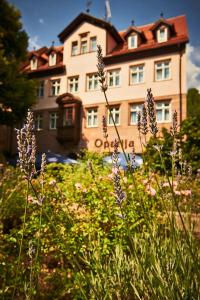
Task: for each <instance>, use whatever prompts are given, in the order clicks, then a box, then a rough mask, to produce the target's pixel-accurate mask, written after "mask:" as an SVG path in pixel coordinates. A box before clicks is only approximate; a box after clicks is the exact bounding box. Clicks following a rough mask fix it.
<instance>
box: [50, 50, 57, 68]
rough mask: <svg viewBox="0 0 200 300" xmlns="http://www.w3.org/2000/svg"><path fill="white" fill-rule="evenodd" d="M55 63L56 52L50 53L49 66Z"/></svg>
mask: <svg viewBox="0 0 200 300" xmlns="http://www.w3.org/2000/svg"><path fill="white" fill-rule="evenodd" d="M55 64H56V53H51V54H50V56H49V66H54V65H55Z"/></svg>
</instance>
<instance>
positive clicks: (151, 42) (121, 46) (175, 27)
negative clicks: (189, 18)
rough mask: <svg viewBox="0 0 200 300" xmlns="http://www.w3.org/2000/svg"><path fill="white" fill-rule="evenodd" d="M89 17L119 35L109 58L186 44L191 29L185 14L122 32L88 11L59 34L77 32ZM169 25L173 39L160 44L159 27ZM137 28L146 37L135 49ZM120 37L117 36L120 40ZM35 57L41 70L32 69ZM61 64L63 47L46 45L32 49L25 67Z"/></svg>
mask: <svg viewBox="0 0 200 300" xmlns="http://www.w3.org/2000/svg"><path fill="white" fill-rule="evenodd" d="M83 20H85V21H86V22H90V23H92V22H93V23H95V24H96V23H98V26H105V25H106V26H107V27H105V29H106V30H109V31H110V32H112V34H114V35H115V38H116V36H117V38H118V44H117V46H116V47H115V48H114V50H113V51H112V52H111V53H109V54H108V55H106V57H105V59H108V60H109V59H110V58H112V57H113V58H117V56H120V57H121V56H124V55H126V54H131V53H133V54H134V53H139V52H141V53H143V51H148V50H152V49H159V48H162V49H164V48H165V47H168V46H174V45H179V44H185V43H187V42H188V31H187V24H186V17H185V16H184V15H182V16H178V17H174V18H169V19H163V18H162V19H160V20H158V21H157V22H155V23H152V24H148V25H144V26H137V27H136V26H131V27H129V28H128V29H126V30H124V31H119V32H117V30H116V29H115V27H114V26H113V25H111V24H109V23H108V22H105V21H103V20H100V19H97V18H95V17H92V16H90V15H86V14H80V15H79V16H78V17H77V18H76V19H75V20H74V21H72V23H71V24H70V25H69V26H68V27H66V28H65V29H64V30H63V32H62V33H61V34H60V35H59V37H60V39H61V40H63V39H65V38H66V36H67V35H68V34H69V33H71V32H72V31H73V29H74V28H75V26H76V25H77V24H79V23H80V22H82V21H83ZM162 24H165V25H166V26H168V27H169V29H170V38H169V40H168V41H166V42H163V43H158V42H157V41H156V38H155V32H154V31H155V29H156V28H158V27H159V26H160V25H162ZM132 31H135V32H136V33H138V34H140V36H141V38H142V42H141V44H140V45H139V46H138V47H137V48H134V49H128V43H127V36H128V35H129V34H130V33H131V32H132ZM116 40H117V39H116ZM52 50H53V51H55V52H56V53H57V54H58V55H57V57H58V59H57V64H56V65H54V66H49V55H50V53H51V51H52ZM32 56H36V57H37V58H38V62H39V66H38V68H37V70H31V69H30V59H31V57H32ZM61 67H64V65H63V46H54V45H53V46H51V47H50V48H47V47H42V48H40V49H38V50H34V51H31V52H29V54H28V61H27V62H25V63H24V64H23V65H22V67H21V70H22V71H24V72H27V73H34V74H35V73H37V72H40V71H41V72H42V71H47V70H52V71H53V70H54V69H55V70H56V69H59V68H61Z"/></svg>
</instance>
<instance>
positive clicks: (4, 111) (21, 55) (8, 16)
mask: <svg viewBox="0 0 200 300" xmlns="http://www.w3.org/2000/svg"><path fill="white" fill-rule="evenodd" d="M20 18H21V15H20V12H19V11H18V10H17V9H16V8H15V7H14V6H12V5H11V4H9V3H8V2H7V1H6V0H0V124H6V125H9V126H14V125H15V124H16V123H18V122H19V121H21V120H22V119H23V118H24V116H25V114H26V112H27V109H28V108H29V107H31V106H32V105H33V104H34V101H35V90H36V84H35V82H34V81H33V80H30V79H28V77H27V76H26V75H25V74H22V73H21V72H20V67H21V66H22V64H23V62H24V61H25V60H26V56H27V47H28V36H27V34H26V32H25V31H24V30H22V23H21V21H20Z"/></svg>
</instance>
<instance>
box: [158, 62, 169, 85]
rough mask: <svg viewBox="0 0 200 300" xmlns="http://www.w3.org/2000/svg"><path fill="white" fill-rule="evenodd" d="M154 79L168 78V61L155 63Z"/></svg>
mask: <svg viewBox="0 0 200 300" xmlns="http://www.w3.org/2000/svg"><path fill="white" fill-rule="evenodd" d="M155 72H156V74H155V79H156V80H157V81H160V80H167V79H170V61H169V60H168V61H161V62H157V63H155Z"/></svg>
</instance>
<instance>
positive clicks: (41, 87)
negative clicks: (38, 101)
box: [37, 80, 44, 98]
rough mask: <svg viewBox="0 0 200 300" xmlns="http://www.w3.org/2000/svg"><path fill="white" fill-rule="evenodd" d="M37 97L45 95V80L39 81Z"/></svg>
mask: <svg viewBox="0 0 200 300" xmlns="http://www.w3.org/2000/svg"><path fill="white" fill-rule="evenodd" d="M37 97H38V98H42V97H44V80H41V81H39V84H38V88H37Z"/></svg>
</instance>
